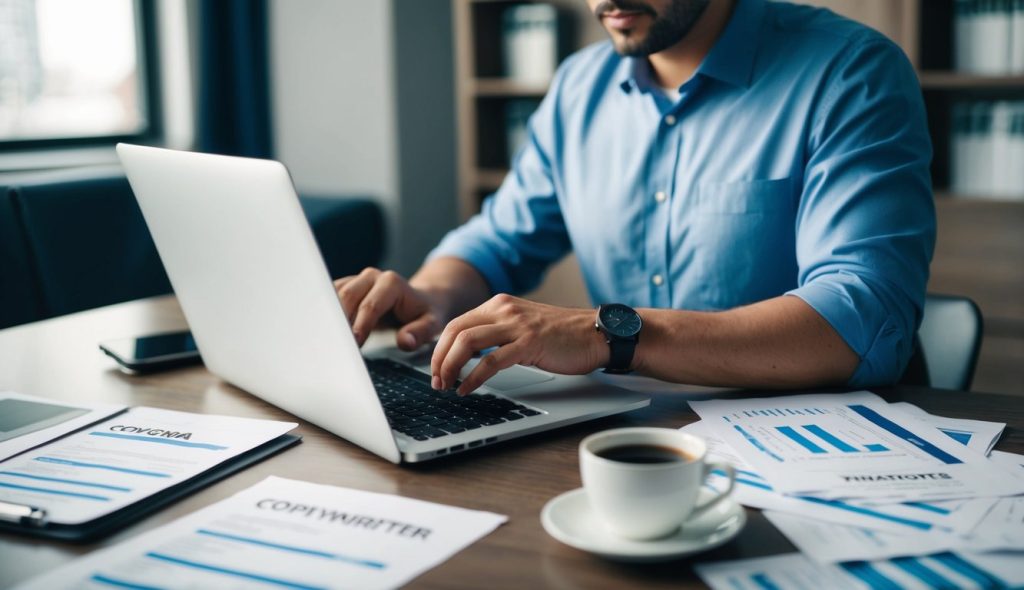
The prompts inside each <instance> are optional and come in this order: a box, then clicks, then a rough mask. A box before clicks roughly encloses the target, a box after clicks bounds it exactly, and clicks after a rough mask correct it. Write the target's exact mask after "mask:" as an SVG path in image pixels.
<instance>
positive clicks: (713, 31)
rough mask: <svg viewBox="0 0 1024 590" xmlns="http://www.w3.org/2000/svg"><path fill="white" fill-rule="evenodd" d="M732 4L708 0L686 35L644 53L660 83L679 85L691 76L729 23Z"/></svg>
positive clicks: (734, 0) (663, 84) (665, 86)
mask: <svg viewBox="0 0 1024 590" xmlns="http://www.w3.org/2000/svg"><path fill="white" fill-rule="evenodd" d="M735 4H736V0H711V2H709V3H708V6H707V8H705V9H704V12H703V14H701V15H700V17H699V18H698V19H697V22H695V23H693V27H692V28H691V29H690V32H689V33H687V34H686V36H685V37H683V38H682V39H681V40H680V41H679V42H678V43H676V44H675V45H673V46H671V47H669V48H668V49H666V50H664V51H659V52H658V53H652V54H651V55H649V56H647V60H648V61H649V62H650V64H651V72H652V73H653V75H654V79H655V80H656V81H657V83H658V85H659V86H662V87H664V88H678V87H680V86H682V85H683V83H684V82H686V81H687V80H689V79H690V78H691V77H693V74H694V72H696V71H697V68H698V67H699V66H700V62H702V61H703V60H704V57H705V56H707V54H708V52H709V51H711V47H712V46H713V45H714V44H715V41H717V40H718V37H719V35H721V34H722V31H723V30H724V29H725V25H726V24H728V23H729V17H730V16H732V9H733V6H735Z"/></svg>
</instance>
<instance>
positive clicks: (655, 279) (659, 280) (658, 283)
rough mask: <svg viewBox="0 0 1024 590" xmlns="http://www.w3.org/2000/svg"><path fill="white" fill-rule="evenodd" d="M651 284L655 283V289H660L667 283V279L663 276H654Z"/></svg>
mask: <svg viewBox="0 0 1024 590" xmlns="http://www.w3.org/2000/svg"><path fill="white" fill-rule="evenodd" d="M651 282H652V283H654V286H655V287H660V286H661V284H662V283H664V282H665V278H664V277H662V276H661V275H654V276H653V277H651Z"/></svg>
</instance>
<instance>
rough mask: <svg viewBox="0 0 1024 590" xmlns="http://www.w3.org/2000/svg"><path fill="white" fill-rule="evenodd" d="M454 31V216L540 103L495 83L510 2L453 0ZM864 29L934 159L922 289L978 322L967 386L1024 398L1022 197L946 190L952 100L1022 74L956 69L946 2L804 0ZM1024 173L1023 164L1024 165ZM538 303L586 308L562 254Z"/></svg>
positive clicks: (584, 41) (590, 35)
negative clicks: (966, 309)
mask: <svg viewBox="0 0 1024 590" xmlns="http://www.w3.org/2000/svg"><path fill="white" fill-rule="evenodd" d="M452 1H453V13H454V18H455V32H456V42H455V47H456V84H457V88H456V95H457V100H458V125H459V133H458V138H459V154H458V170H459V194H458V197H457V198H458V211H459V215H460V219H461V220H465V219H468V218H469V217H470V216H472V215H473V214H474V213H476V212H477V211H479V208H480V203H481V202H482V200H483V198H484V197H486V196H487V195H489V194H490V193H492V192H493V191H494V190H495V189H497V187H498V186H499V185H500V184H501V181H502V179H503V178H504V175H505V173H506V172H507V164H506V162H507V161H508V154H507V153H506V151H507V150H506V149H505V147H504V146H505V137H504V134H505V131H504V118H503V107H504V105H505V104H506V102H507V101H509V100H514V99H522V98H527V99H529V98H533V99H537V100H539V99H540V98H541V97H542V96H543V95H544V92H545V90H546V88H545V87H544V85H543V84H521V83H516V82H513V81H510V80H506V79H504V78H502V77H501V74H502V66H501V64H502V57H501V13H502V11H503V10H504V9H506V8H508V7H509V6H511V5H514V4H520V3H522V2H513V1H507V0H452ZM803 1H804V2H805V3H807V4H815V5H819V6H825V7H827V8H830V9H832V10H834V11H835V12H837V13H840V14H843V15H845V16H848V17H850V18H853V19H856V20H859V21H861V22H864V23H865V24H867V25H869V26H871V27H873V28H875V29H877V30H879V31H881V32H882V33H884V34H886V35H888V36H889V37H890V38H892V39H893V40H894V41H895V42H896V43H897V44H899V45H900V46H901V47H902V48H903V50H904V52H905V53H906V54H907V56H908V58H909V59H910V61H911V63H913V64H914V67H915V68H916V69H917V71H918V77H919V79H920V82H921V88H922V93H923V96H924V100H925V106H926V108H927V110H928V118H929V121H928V122H929V128H930V130H931V134H932V143H933V147H934V150H935V156H934V158H933V162H932V179H933V185H934V189H935V203H936V210H937V215H938V237H937V244H936V250H935V257H934V260H933V263H932V268H931V272H932V278H931V281H930V283H929V286H928V290H929V291H930V292H936V293H950V294H957V295H966V296H968V297H971V298H972V299H974V300H975V301H976V302H977V303H978V305H979V306H980V307H981V309H982V312H983V314H984V316H985V339H984V342H983V344H982V351H981V358H980V359H979V365H978V371H977V374H976V377H975V381H974V388H975V389H977V390H981V391H985V390H988V391H1002V392H1013V393H1020V394H1024V262H1022V260H1024V195H1021V196H1020V198H1018V199H1015V200H996V199H992V198H982V197H974V196H972V195H959V194H954V193H952V192H951V191H950V147H951V146H950V143H951V133H952V129H951V116H952V108H953V104H955V103H956V102H957V101H960V100H1024V75H1008V76H990V75H975V74H967V73H962V72H957V71H954V69H953V59H954V56H953V51H954V49H953V47H954V35H953V0H803ZM549 3H551V4H554V5H555V6H557V7H558V9H559V12H560V15H561V16H562V17H564V20H565V21H566V22H567V24H568V26H567V30H568V37H569V43H568V45H569V47H568V48H567V49H574V48H580V47H583V46H585V45H588V44H590V43H592V42H596V41H601V40H604V39H605V38H606V36H605V33H604V31H603V29H601V28H600V26H599V25H598V23H597V21H596V20H595V19H594V18H593V16H592V15H591V14H590V12H589V10H588V9H587V6H586V3H585V2H583V1H582V0H558V1H553V2H549ZM1021 165H1022V166H1024V163H1021ZM531 297H535V298H537V299H539V300H542V301H547V302H550V303H556V304H562V305H575V306H589V301H587V298H586V294H585V291H584V289H583V284H582V280H581V279H580V276H579V270H578V268H577V267H576V266H575V262H574V260H573V259H572V257H570V258H569V259H567V260H566V261H564V262H563V263H561V264H559V265H558V266H557V267H556V268H555V269H553V271H552V272H551V274H550V276H549V277H548V279H547V280H546V281H545V284H544V285H543V286H542V287H541V289H540V290H539V291H538V292H536V293H534V294H531Z"/></svg>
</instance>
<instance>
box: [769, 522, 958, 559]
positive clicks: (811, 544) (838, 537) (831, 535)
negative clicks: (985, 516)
mask: <svg viewBox="0 0 1024 590" xmlns="http://www.w3.org/2000/svg"><path fill="white" fill-rule="evenodd" d="M764 515H765V517H766V518H767V519H768V520H769V521H770V522H771V523H772V524H773V525H775V528H777V529H779V530H780V531H781V532H782V534H784V535H786V538H787V539H789V540H790V541H791V542H792V543H793V544H794V545H796V548H797V549H799V550H800V552H801V553H804V554H805V555H807V556H808V557H810V558H811V559H813V560H815V561H820V562H823V563H837V562H843V561H857V560H873V559H889V558H891V557H905V556H908V555H929V554H932V553H940V552H942V551H954V550H968V549H970V550H973V549H974V548H973V547H971V544H970V540H969V537H967V536H961V535H955V534H952V533H943V532H937V531H931V532H927V533H905V534H899V535H897V534H894V533H887V532H882V531H875V530H872V529H866V528H861V527H855V526H847V525H843V524H835V523H831V522H824V521H821V520H816V519H813V518H807V517H805V516H797V515H795V514H786V513H784V512H778V511H775V510H765V511H764Z"/></svg>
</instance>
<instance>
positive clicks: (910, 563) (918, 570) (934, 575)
mask: <svg viewBox="0 0 1024 590" xmlns="http://www.w3.org/2000/svg"><path fill="white" fill-rule="evenodd" d="M890 562H891V563H892V564H893V565H895V566H896V567H898V568H900V569H901V570H903V571H905V572H907V573H908V574H910V575H912V576H914V577H915V578H917V579H918V580H921V581H922V582H924V583H925V584H927V585H928V587H929V588H933V589H934V590H957V585H956V583H955V582H951V581H949V580H947V579H946V578H943V577H942V576H941V575H940V574H939V573H938V572H936V571H935V570H933V569H931V568H929V567H928V566H926V565H925V564H923V563H921V562H920V561H918V560H917V558H916V557H897V558H895V559H891V560H890Z"/></svg>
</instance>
